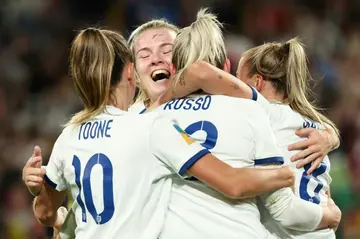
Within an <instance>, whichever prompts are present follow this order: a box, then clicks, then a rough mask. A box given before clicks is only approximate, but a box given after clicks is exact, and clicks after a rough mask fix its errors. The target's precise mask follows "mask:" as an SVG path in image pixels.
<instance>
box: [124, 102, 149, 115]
mask: <svg viewBox="0 0 360 239" xmlns="http://www.w3.org/2000/svg"><path fill="white" fill-rule="evenodd" d="M145 108H146V107H145V105H144V103H143V102H142V101H138V102H135V103H134V104H133V105H131V106H130V108H129V109H128V111H129V112H130V113H136V114H139V113H140V112H142V111H143V110H144V109H145Z"/></svg>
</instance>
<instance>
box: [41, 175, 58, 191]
mask: <svg viewBox="0 0 360 239" xmlns="http://www.w3.org/2000/svg"><path fill="white" fill-rule="evenodd" d="M44 179H45V182H47V184H49V185H50V186H51V187H52V188H53V189H56V187H57V184H56V183H54V182H53V181H51V179H50V178H49V177H48V176H47V175H46V174H45V176H44Z"/></svg>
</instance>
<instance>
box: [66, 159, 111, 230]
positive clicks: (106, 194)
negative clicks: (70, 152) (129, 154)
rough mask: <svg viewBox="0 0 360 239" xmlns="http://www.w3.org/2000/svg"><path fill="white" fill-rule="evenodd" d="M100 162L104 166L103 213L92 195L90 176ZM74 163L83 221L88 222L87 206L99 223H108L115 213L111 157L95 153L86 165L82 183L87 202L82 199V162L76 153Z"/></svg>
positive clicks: (78, 199)
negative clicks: (97, 209)
mask: <svg viewBox="0 0 360 239" xmlns="http://www.w3.org/2000/svg"><path fill="white" fill-rule="evenodd" d="M96 164H99V165H100V166H101V167H102V168H103V173H104V175H103V178H102V181H103V190H104V191H103V202H104V210H103V211H102V212H101V213H98V212H97V211H96V208H95V205H94V200H93V196H92V190H91V183H90V176H91V171H92V169H93V167H94V166H95V165H96ZM72 165H73V166H74V168H75V182H76V185H77V186H78V187H79V195H78V196H77V198H76V200H77V202H78V204H79V206H80V207H81V211H82V221H83V222H86V209H85V204H86V208H87V209H88V211H89V213H90V214H91V216H92V217H93V218H94V220H95V222H96V223H97V224H105V223H107V222H108V221H109V220H110V219H111V218H112V216H113V215H114V211H115V208H114V192H113V167H112V164H111V161H110V159H109V158H108V157H107V156H106V155H104V154H94V155H93V156H92V157H91V158H90V159H89V161H88V162H87V163H86V165H85V169H84V174H83V178H82V185H83V191H84V199H85V204H84V202H83V201H82V199H81V182H80V177H81V176H80V175H81V162H80V160H79V158H78V157H77V156H76V155H74V158H73V162H72Z"/></svg>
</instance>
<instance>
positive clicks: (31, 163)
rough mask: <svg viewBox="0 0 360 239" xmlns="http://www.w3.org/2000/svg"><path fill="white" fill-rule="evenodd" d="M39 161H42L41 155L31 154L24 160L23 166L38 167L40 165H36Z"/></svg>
mask: <svg viewBox="0 0 360 239" xmlns="http://www.w3.org/2000/svg"><path fill="white" fill-rule="evenodd" d="M40 163H42V157H36V156H33V157H31V158H29V160H28V161H27V162H26V164H25V167H32V168H40V167H41V165H40V167H39V166H38V165H39V164H40Z"/></svg>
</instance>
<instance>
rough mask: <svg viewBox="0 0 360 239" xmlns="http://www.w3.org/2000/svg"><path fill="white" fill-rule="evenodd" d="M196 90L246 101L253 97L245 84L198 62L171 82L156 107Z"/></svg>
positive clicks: (204, 63)
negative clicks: (245, 99)
mask: <svg viewBox="0 0 360 239" xmlns="http://www.w3.org/2000/svg"><path fill="white" fill-rule="evenodd" d="M197 90H203V91H205V92H206V93H208V94H216V95H227V96H234V97H239V98H247V99H253V97H254V93H253V90H252V88H251V87H249V86H248V85H247V84H246V83H244V82H242V81H241V80H239V79H237V78H236V77H235V76H233V75H231V74H229V73H227V72H225V71H223V70H220V69H218V68H217V67H215V66H213V65H211V64H209V63H207V62H205V61H199V62H195V63H193V64H192V65H190V66H189V67H188V68H186V69H185V70H184V71H183V72H181V73H180V74H179V75H177V76H175V78H174V79H172V80H171V84H170V85H169V87H168V90H167V91H166V92H165V93H164V94H163V95H162V96H161V97H160V98H159V99H158V101H157V102H156V105H161V104H164V103H166V102H168V101H170V100H172V99H176V98H181V97H185V96H186V95H189V94H190V93H193V92H195V91H197Z"/></svg>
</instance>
